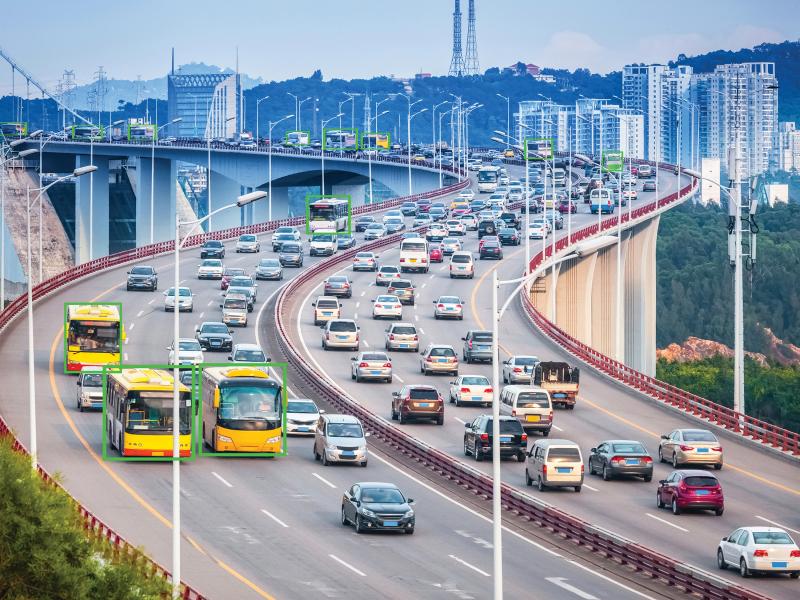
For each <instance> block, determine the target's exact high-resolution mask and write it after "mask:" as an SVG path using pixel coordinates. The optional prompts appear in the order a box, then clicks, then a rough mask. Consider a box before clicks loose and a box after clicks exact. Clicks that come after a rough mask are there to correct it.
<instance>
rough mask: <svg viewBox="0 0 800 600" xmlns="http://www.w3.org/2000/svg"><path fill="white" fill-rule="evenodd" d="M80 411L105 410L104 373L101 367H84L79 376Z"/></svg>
mask: <svg viewBox="0 0 800 600" xmlns="http://www.w3.org/2000/svg"><path fill="white" fill-rule="evenodd" d="M77 385H78V394H77V406H78V410H79V411H81V412H83V411H84V410H86V409H87V408H96V409H102V408H103V371H102V369H101V368H100V367H83V368H82V369H81V372H80V373H79V374H78V381H77Z"/></svg>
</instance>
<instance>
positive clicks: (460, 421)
mask: <svg viewBox="0 0 800 600" xmlns="http://www.w3.org/2000/svg"><path fill="white" fill-rule="evenodd" d="M453 418H454V419H455V420H456V421H458V422H459V423H461V424H462V425H466V424H467V422H466V421H464V420H463V419H459V418H458V417H453Z"/></svg>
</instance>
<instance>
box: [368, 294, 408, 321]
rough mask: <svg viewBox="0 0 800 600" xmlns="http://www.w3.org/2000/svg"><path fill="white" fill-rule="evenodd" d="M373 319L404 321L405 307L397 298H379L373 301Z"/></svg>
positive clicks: (386, 296)
mask: <svg viewBox="0 0 800 600" xmlns="http://www.w3.org/2000/svg"><path fill="white" fill-rule="evenodd" d="M372 318H373V319H383V318H389V319H402V318H403V305H402V304H400V300H399V299H398V297H397V296H390V295H385V296H378V297H377V298H375V299H374V300H373V301H372Z"/></svg>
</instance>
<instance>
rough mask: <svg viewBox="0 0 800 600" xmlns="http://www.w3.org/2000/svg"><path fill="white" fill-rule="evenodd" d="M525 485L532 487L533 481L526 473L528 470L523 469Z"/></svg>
mask: <svg viewBox="0 0 800 600" xmlns="http://www.w3.org/2000/svg"><path fill="white" fill-rule="evenodd" d="M525 485H533V479H531V476H530V474H529V473H528V468H527V467H526V468H525Z"/></svg>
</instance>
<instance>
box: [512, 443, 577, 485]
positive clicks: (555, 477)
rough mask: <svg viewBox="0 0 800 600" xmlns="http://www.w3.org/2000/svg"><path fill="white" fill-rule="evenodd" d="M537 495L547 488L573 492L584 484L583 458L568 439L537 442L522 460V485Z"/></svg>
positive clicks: (575, 445) (574, 444)
mask: <svg viewBox="0 0 800 600" xmlns="http://www.w3.org/2000/svg"><path fill="white" fill-rule="evenodd" d="M534 481H535V482H536V486H537V487H538V488H539V491H540V492H543V491H544V490H545V488H549V487H571V488H574V489H575V491H576V492H580V491H581V486H582V485H583V455H582V454H581V449H580V446H578V444H576V443H575V442H572V441H570V440H537V441H536V442H534V444H533V446H531V449H530V450H529V451H528V457H527V460H526V461H525V483H526V484H528V485H533V482H534Z"/></svg>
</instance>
